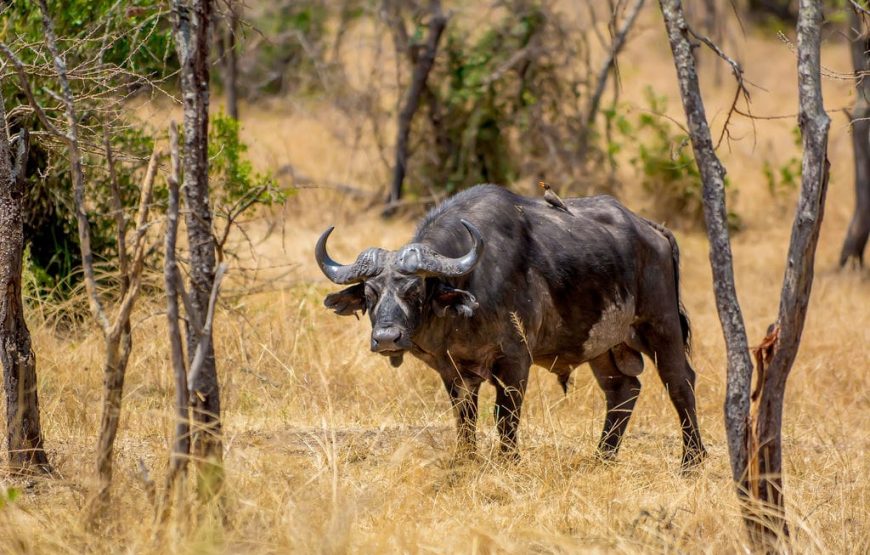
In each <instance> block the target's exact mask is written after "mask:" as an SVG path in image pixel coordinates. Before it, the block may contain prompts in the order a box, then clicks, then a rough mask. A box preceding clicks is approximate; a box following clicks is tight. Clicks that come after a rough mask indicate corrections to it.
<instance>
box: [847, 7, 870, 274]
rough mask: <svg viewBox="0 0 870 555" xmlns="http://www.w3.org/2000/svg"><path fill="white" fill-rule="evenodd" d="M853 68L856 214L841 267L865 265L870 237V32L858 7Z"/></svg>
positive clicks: (853, 21) (853, 10) (852, 16)
mask: <svg viewBox="0 0 870 555" xmlns="http://www.w3.org/2000/svg"><path fill="white" fill-rule="evenodd" d="M846 11H848V12H849V27H851V34H854V38H853V39H852V41H851V45H850V50H851V53H852V65H853V67H854V68H855V79H856V85H855V88H856V92H857V94H856V95H855V106H854V107H853V108H852V113H851V114H850V119H851V120H852V146H853V149H854V153H855V213H854V214H853V215H852V221H851V222H850V223H849V230H848V231H847V232H846V239H845V240H844V241H843V248H842V250H841V251H840V267H843V266H845V265H846V262H848V261H849V260H854V261H855V263H856V264H857V265H858V266H863V265H864V249H865V247H866V246H867V237H868V235H870V32H868V28H867V25H865V24H864V21H863V20H864V18H865V17H868V16H867V14H866V13H860V14H859V13H858V8H857V7H856V6H855V5H850V6H847V8H846Z"/></svg>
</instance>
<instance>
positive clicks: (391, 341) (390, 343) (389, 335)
mask: <svg viewBox="0 0 870 555" xmlns="http://www.w3.org/2000/svg"><path fill="white" fill-rule="evenodd" d="M401 337H402V331H401V330H400V329H399V328H397V327H394V326H390V327H387V328H377V329H375V330H374V331H372V350H373V351H392V350H396V348H397V346H396V342H397V341H399V339H401Z"/></svg>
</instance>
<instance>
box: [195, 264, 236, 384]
mask: <svg viewBox="0 0 870 555" xmlns="http://www.w3.org/2000/svg"><path fill="white" fill-rule="evenodd" d="M226 272H227V265H226V264H223V263H222V264H219V265H218V267H217V271H216V272H215V274H214V285H213V286H212V288H211V295H210V296H209V299H208V311H207V312H206V314H205V322H204V323H203V326H202V332H201V333H200V334H199V341H198V342H197V345H196V353H195V354H194V357H193V362H192V363H191V364H190V370H188V373H187V388H188V390H189V391H191V392H194V391H196V388H195V386H196V379H197V378H198V377H199V373H200V371H201V370H202V366H203V364H204V363H205V359H206V354H207V353H208V348H209V343H210V341H211V330H212V323H213V322H214V309H215V305H216V304H217V297H218V293H220V288H221V281H222V280H223V278H224V275H225V274H226Z"/></svg>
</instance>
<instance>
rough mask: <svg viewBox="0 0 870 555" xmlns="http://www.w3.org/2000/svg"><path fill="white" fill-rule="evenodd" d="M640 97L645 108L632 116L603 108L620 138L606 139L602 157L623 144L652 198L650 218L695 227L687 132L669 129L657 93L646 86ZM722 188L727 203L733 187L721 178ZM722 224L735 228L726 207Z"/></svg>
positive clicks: (695, 177)
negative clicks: (726, 223)
mask: <svg viewBox="0 0 870 555" xmlns="http://www.w3.org/2000/svg"><path fill="white" fill-rule="evenodd" d="M644 96H645V98H646V101H647V109H644V110H640V111H638V115H637V117H636V118H635V119H634V120H633V121H630V120H629V119H628V118H626V117H625V116H624V115H622V114H621V113H620V112H618V111H617V110H615V109H611V110H607V111H605V117H606V118H608V119H609V120H611V121H612V122H613V125H614V127H615V128H616V130H617V131H618V134H619V137H620V140H616V139H614V140H613V141H611V142H610V143H609V144H608V147H607V153H608V156H610V157H611V158H614V157H615V156H616V155H617V154H618V153H619V152H621V151H622V150H623V149H624V148H629V149H631V150H630V152H629V153H628V154H629V156H630V159H629V161H630V163H631V164H632V166H633V167H634V169H635V171H636V172H637V173H638V174H639V175H640V176H641V184H642V186H643V189H644V191H645V192H646V193H647V195H648V196H649V198H650V199H651V201H652V209H653V212H654V214H653V217H654V218H656V219H658V220H663V221H667V222H669V223H671V224H672V225H673V224H676V225H684V226H694V227H701V226H703V224H704V199H703V195H702V183H701V174H700V172H699V171H698V166H697V164H696V163H695V158H694V155H693V153H692V147H691V143H690V140H689V137H688V135H686V134H685V132H683V131H682V130H680V131H675V130H674V127H675V125H674V124H673V123H672V122H671V120H669V119H668V118H667V117H666V116H665V113H666V110H667V99H666V98H665V97H664V96H659V95H657V94H656V93H655V92H654V91H653V90H652V88H651V87H646V89H645V90H644ZM623 141H624V142H623ZM624 145H629V146H627V147H626V146H624ZM725 191H726V195H728V196H729V197H730V200H731V201H732V202H731V203H730V204H733V200H734V196H735V195H736V193H737V192H736V190H735V189H734V187H733V186H732V185H731V183H730V182H729V180H728V179H727V177H726V179H725ZM728 223H729V225H730V227H731V228H732V229H734V230H736V229H739V228H740V217H739V216H738V215H737V214H736V213H735V212H734V211H729V212H728Z"/></svg>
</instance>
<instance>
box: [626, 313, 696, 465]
mask: <svg viewBox="0 0 870 555" xmlns="http://www.w3.org/2000/svg"><path fill="white" fill-rule="evenodd" d="M662 329H666V330H669V333H668V332H664V333H663V332H662V331H661V330H662ZM641 334H642V336H643V337H644V339H645V340H646V343H647V345H648V346H649V349H650V353H649V355H650V357H652V359H653V360H654V361H655V364H656V368H657V369H658V372H659V376H660V377H661V379H662V383H664V385H665V388H666V389H667V390H668V395H669V396H670V398H671V403H673V405H674V408H675V409H676V410H677V415H678V416H679V418H680V429H681V432H682V438H683V458H682V465H681V466H682V468H683V470H688V469H690V468H692V467H694V466H696V465H697V464H699V463H700V462H701V461H702V460H703V459H704V458H705V457H706V456H707V450H706V449H705V448H704V443H703V442H702V441H701V432H700V429H699V428H698V415H697V411H696V409H695V370H694V369H693V368H692V365H691V364H690V363H689V358H688V356H687V355H686V348H685V345H684V344H683V339H682V334H681V332H680V328H679V323H678V322H674V323H672V325H670V326H662V327H661V328H659V327H657V326H653V325H647V326H644V329H643V330H642V333H641Z"/></svg>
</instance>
